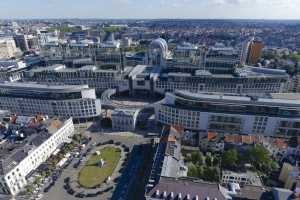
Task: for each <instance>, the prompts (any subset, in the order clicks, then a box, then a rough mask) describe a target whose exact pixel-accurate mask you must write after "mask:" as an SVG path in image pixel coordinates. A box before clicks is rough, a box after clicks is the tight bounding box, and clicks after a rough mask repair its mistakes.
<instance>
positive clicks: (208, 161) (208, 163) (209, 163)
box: [205, 154, 214, 167]
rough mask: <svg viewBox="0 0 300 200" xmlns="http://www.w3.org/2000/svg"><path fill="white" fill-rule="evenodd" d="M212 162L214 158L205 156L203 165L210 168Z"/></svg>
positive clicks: (209, 155)
mask: <svg viewBox="0 0 300 200" xmlns="http://www.w3.org/2000/svg"><path fill="white" fill-rule="evenodd" d="M213 160H214V158H213V156H212V155H211V154H208V155H206V158H205V163H206V165H207V166H210V167H211V166H212V165H213Z"/></svg>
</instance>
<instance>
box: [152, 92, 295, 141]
mask: <svg viewBox="0 0 300 200" xmlns="http://www.w3.org/2000/svg"><path fill="white" fill-rule="evenodd" d="M299 100H300V96H299V95H298V94H288V93H286V94H270V95H269V96H267V97H251V96H234V95H226V94H218V93H191V92H187V91H177V92H175V93H174V94H171V93H167V94H166V96H165V98H164V99H163V100H162V101H161V102H160V103H158V104H157V105H156V106H155V114H156V120H157V121H158V122H160V123H162V124H167V125H177V126H180V127H182V128H184V129H188V130H195V131H203V132H207V131H215V132H218V133H223V134H233V133H237V134H261V135H266V136H280V137H292V136H299V135H300V101H299Z"/></svg>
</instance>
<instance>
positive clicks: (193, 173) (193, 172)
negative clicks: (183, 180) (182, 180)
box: [187, 164, 198, 177]
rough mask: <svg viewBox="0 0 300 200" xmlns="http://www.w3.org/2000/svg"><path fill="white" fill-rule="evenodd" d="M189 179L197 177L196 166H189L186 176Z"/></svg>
mask: <svg viewBox="0 0 300 200" xmlns="http://www.w3.org/2000/svg"><path fill="white" fill-rule="evenodd" d="M187 175H188V176H189V177H198V169H197V166H196V165H194V164H191V165H190V166H189V169H188V174H187Z"/></svg>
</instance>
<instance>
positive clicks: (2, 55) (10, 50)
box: [0, 37, 18, 59]
mask: <svg viewBox="0 0 300 200" xmlns="http://www.w3.org/2000/svg"><path fill="white" fill-rule="evenodd" d="M17 52H18V49H17V47H16V43H15V41H14V39H13V38H10V37H5V38H0V59H7V58H12V57H14V56H16V53H17Z"/></svg>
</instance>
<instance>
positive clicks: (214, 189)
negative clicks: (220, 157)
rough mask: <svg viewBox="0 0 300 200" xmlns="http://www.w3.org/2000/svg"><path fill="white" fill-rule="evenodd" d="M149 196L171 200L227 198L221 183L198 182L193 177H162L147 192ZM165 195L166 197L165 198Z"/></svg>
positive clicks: (222, 199) (220, 199) (218, 199)
mask: <svg viewBox="0 0 300 200" xmlns="http://www.w3.org/2000/svg"><path fill="white" fill-rule="evenodd" d="M147 196H149V197H155V198H161V199H166V198H167V197H168V198H169V199H170V200H173V199H174V200H175V199H178V197H180V196H181V198H182V199H199V200H200V199H216V200H225V196H224V195H223V194H222V192H221V190H220V186H219V184H216V183H206V182H196V181H194V180H192V179H176V178H170V177H161V179H160V181H159V183H158V184H157V185H156V186H155V187H154V188H153V189H152V190H151V191H150V192H149V193H148V194H147ZM164 197H165V198H164Z"/></svg>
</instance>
